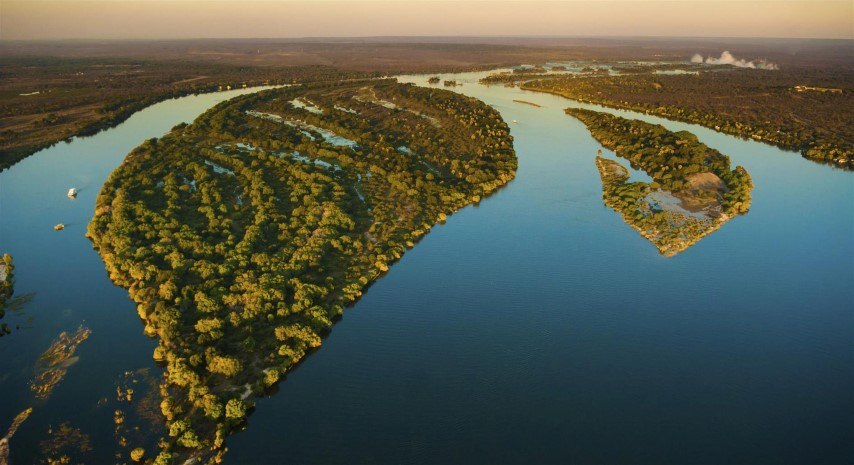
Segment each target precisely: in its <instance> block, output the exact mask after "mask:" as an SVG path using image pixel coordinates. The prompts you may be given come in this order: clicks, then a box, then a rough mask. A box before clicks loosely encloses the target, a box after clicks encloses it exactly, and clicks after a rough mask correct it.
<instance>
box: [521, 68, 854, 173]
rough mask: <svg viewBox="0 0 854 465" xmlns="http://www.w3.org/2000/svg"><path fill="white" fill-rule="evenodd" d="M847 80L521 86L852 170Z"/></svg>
mask: <svg viewBox="0 0 854 465" xmlns="http://www.w3.org/2000/svg"><path fill="white" fill-rule="evenodd" d="M851 76H852V74H851V73H833V72H831V71H828V70H816V69H791V70H757V69H732V68H724V69H721V68H720V67H713V68H712V69H705V68H704V70H703V71H698V72H697V74H673V75H660V74H653V73H644V74H630V75H621V76H597V77H591V78H575V77H568V76H561V77H550V78H546V79H539V80H532V81H526V82H524V83H522V84H521V88H522V89H525V90H534V91H540V92H549V93H553V94H557V95H561V96H564V97H567V98H570V99H573V100H578V101H580V102H585V103H594V104H597V105H603V106H606V107H610V108H618V109H626V110H633V111H637V112H642V113H647V114H653V115H657V116H661V117H664V118H668V119H673V120H678V121H685V122H688V123H693V124H699V125H702V126H705V127H708V128H711V129H714V130H716V131H720V132H723V133H727V134H733V135H736V136H740V137H744V138H749V139H754V140H757V141H760V142H764V143H767V144H770V145H774V146H777V147H781V148H784V149H788V150H796V151H798V152H800V153H801V154H802V155H803V156H804V157H805V158H808V159H810V160H813V161H818V162H822V163H830V164H833V165H835V166H837V167H840V168H844V169H854V126H852V125H851V124H850V122H851V121H852V119H854V82H852V79H851ZM813 89H820V90H818V91H816V90H813Z"/></svg>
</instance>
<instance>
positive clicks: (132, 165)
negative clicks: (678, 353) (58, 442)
mask: <svg viewBox="0 0 854 465" xmlns="http://www.w3.org/2000/svg"><path fill="white" fill-rule="evenodd" d="M296 98H301V99H302V101H310V102H311V103H312V108H310V109H309V108H305V107H301V106H299V105H293V104H291V103H290V102H292V101H293V100H294V99H296ZM515 170H516V157H515V153H514V152H513V141H512V137H511V136H510V134H509V128H508V127H507V125H506V123H505V122H504V121H503V120H502V119H501V117H500V115H499V113H498V112H497V111H496V110H494V109H492V108H491V107H489V106H488V105H486V104H484V103H482V102H480V101H478V100H476V99H472V98H468V97H464V96H461V95H458V94H456V93H453V92H448V91H445V90H439V89H428V88H419V87H415V86H411V85H402V84H398V83H396V82H395V81H393V80H370V81H351V82H342V83H337V84H332V83H328V84H314V85H306V86H295V87H291V88H284V89H276V90H270V91H264V92H259V93H257V94H253V95H249V96H243V97H238V98H235V99H233V100H230V101H228V102H225V103H222V104H220V105H218V106H216V107H214V108H213V109H211V110H209V111H208V112H206V113H205V114H203V115H202V116H200V117H199V118H198V119H197V120H196V121H195V122H194V123H193V124H192V125H183V124H182V125H179V126H176V127H175V128H174V129H173V130H172V131H171V132H170V133H169V134H167V135H166V136H164V137H163V138H161V139H152V140H150V141H148V142H146V143H144V144H143V145H142V146H140V147H138V148H137V149H135V150H134V151H133V152H132V153H131V154H130V155H128V157H127V159H126V160H125V162H124V164H123V165H121V166H120V167H119V168H118V169H117V170H116V171H115V172H114V173H113V174H112V175H111V176H110V178H109V180H108V181H107V182H106V183H105V184H104V186H103V189H102V191H101V193H100V195H99V197H98V200H97V205H96V211H95V216H94V218H93V219H92V222H91V223H90V224H89V228H88V235H89V237H90V238H91V239H92V241H93V244H94V246H95V247H96V248H97V249H98V251H99V252H100V254H101V256H102V258H103V259H104V262H105V263H106V266H107V269H108V270H109V273H110V277H111V279H112V280H113V281H114V282H116V283H117V284H119V285H121V286H124V287H126V288H128V290H129V293H130V296H131V297H132V298H133V299H134V300H135V301H136V302H137V304H138V312H139V316H140V317H141V318H142V320H143V321H144V323H145V332H146V334H148V335H151V336H154V337H157V338H158V341H159V344H158V346H157V348H156V350H155V352H154V358H155V359H156V360H158V361H161V362H163V363H164V364H165V365H166V372H165V375H164V378H163V381H162V384H161V388H160V393H161V395H162V402H161V403H160V408H161V411H162V414H163V416H164V417H165V419H166V429H167V431H168V433H167V434H168V436H167V437H166V438H164V439H163V440H162V441H161V443H160V448H159V449H160V450H159V451H151V450H145V451H140V450H138V449H133V451H134V452H133V457H132V458H133V459H134V460H145V461H153V463H159V464H162V463H180V462H183V461H184V460H186V459H194V460H198V461H202V462H216V461H218V460H219V459H220V458H221V457H222V455H223V454H224V453H225V447H224V441H225V438H226V436H227V435H228V434H229V433H230V432H231V431H233V430H234V429H235V428H238V427H239V426H240V425H241V424H242V423H243V422H244V421H245V420H246V416H247V414H248V412H249V411H250V410H251V409H252V407H253V405H254V401H253V398H254V396H257V395H259V394H261V393H263V392H264V390H265V389H267V388H268V387H270V386H271V385H273V384H275V383H276V382H278V381H279V380H280V379H281V378H282V377H283V376H284V375H285V373H287V372H288V370H290V369H292V368H293V367H294V366H295V365H296V364H297V363H298V362H299V361H300V360H301V359H302V358H303V357H304V356H305V355H306V354H307V353H309V352H310V351H311V350H313V349H315V348H317V347H319V346H320V345H321V337H322V336H323V335H324V333H325V332H326V331H328V330H329V328H330V327H331V326H332V323H333V321H334V319H335V318H336V317H338V316H340V315H341V314H342V311H343V308H344V307H345V306H347V305H349V304H351V303H353V302H354V301H355V300H356V299H358V298H359V297H360V296H361V294H362V292H363V291H364V289H365V288H366V286H368V285H369V284H370V283H371V282H372V281H373V280H375V279H377V278H378V277H379V276H381V275H382V274H383V273H384V272H386V271H387V270H388V269H389V266H390V265H391V264H392V263H393V262H394V261H396V260H397V259H399V258H400V257H401V255H402V254H403V253H404V252H405V251H406V249H407V248H410V247H412V246H414V244H415V243H416V242H417V241H418V240H419V239H420V238H421V237H422V236H423V235H424V234H426V233H427V232H428V231H429V230H430V229H431V227H432V226H433V225H434V224H436V223H437V222H441V221H444V220H445V218H446V217H447V215H450V214H451V213H453V212H455V211H457V210H459V209H460V208H462V207H464V206H466V205H469V204H471V203H476V202H478V201H480V200H481V199H482V198H483V197H484V196H486V195H489V194H490V193H492V192H493V191H494V190H495V189H497V188H498V187H500V186H502V185H504V184H505V183H507V182H508V181H510V180H511V179H512V178H513V176H514V174H515ZM129 447H130V446H129ZM143 452H144V453H143ZM134 457H136V458H134Z"/></svg>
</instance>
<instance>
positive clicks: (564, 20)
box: [0, 0, 854, 40]
mask: <svg viewBox="0 0 854 465" xmlns="http://www.w3.org/2000/svg"><path fill="white" fill-rule="evenodd" d="M852 20H854V3H852V2H850V1H814V2H813V1H804V0H799V1H786V2H772V1H708V0H687V1H660V0H629V1H625V0H578V1H538V2H520V1H488V0H481V1H470V0H459V1H456V0H451V1H416V2H406V1H393V0H387V1H361V0H345V1H341V0H338V1H325V0H322V1H314V2H308V1H290V0H267V1H257V0H253V1H244V2H240V1H235V0H220V1H210V0H86V1H81V0H29V1H18V0H13V1H3V2H0V40H49V39H203V38H220V39H230V38H234V39H236V38H308V37H325V38H336V37H339V38H343V37H381V36H395V37H406V36H412V37H425V36H468V37H472V36H475V37H476V36H564V37H579V36H588V37H590V36H597V37H602V36H611V37H620V36H624V37H638V36H648V37H732V38H748V37H750V38H822V39H849V40H850V39H854V27H852ZM319 31H322V32H319Z"/></svg>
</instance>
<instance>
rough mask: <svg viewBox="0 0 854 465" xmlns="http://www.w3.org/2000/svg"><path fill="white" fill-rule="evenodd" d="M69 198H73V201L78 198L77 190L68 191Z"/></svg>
mask: <svg viewBox="0 0 854 465" xmlns="http://www.w3.org/2000/svg"><path fill="white" fill-rule="evenodd" d="M68 196H69V197H71V198H72V199H73V198H74V197H77V189H75V188H73V187H72V188H71V189H68Z"/></svg>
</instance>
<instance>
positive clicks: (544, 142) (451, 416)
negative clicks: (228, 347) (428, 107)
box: [0, 74, 854, 465]
mask: <svg viewBox="0 0 854 465" xmlns="http://www.w3.org/2000/svg"><path fill="white" fill-rule="evenodd" d="M478 77H479V75H477V74H471V75H461V76H456V77H454V78H455V79H458V80H462V81H464V82H466V84H465V85H464V86H463V87H458V88H457V89H456V90H457V91H459V92H462V93H465V94H467V95H472V96H475V97H477V98H480V99H482V100H484V101H485V102H487V103H489V104H492V105H494V106H495V107H496V108H497V109H498V110H499V111H501V113H502V114H503V116H504V118H505V120H507V121H508V122H510V121H513V120H518V123H517V124H512V123H511V125H510V126H511V130H512V132H513V135H514V137H515V142H516V151H517V155H518V157H519V170H518V172H517V177H516V179H515V180H514V181H513V182H512V183H510V184H509V185H508V186H507V187H506V188H504V189H502V190H501V191H499V192H498V193H497V194H495V195H493V196H492V197H490V198H488V199H485V200H484V201H483V202H482V203H481V204H480V205H479V206H476V207H469V208H466V209H464V210H463V211H461V212H459V213H458V214H456V215H454V216H452V217H451V218H449V220H448V222H447V224H445V225H442V226H438V227H436V228H434V230H433V231H432V232H431V233H430V234H429V235H428V236H427V237H426V238H425V239H424V240H422V241H421V242H420V243H419V244H418V245H417V246H416V247H415V248H414V249H412V250H410V251H408V252H407V253H406V255H405V256H404V257H403V259H402V260H401V261H400V262H399V263H397V264H395V265H394V266H393V267H392V269H391V272H390V273H388V275H387V276H385V277H384V278H382V279H381V280H380V281H378V282H377V283H376V284H374V285H373V286H372V287H371V288H370V290H369V291H368V292H367V293H366V294H365V296H364V297H363V298H362V300H361V301H360V302H359V303H358V304H357V305H356V306H354V307H353V308H350V309H348V310H347V311H346V312H345V315H344V318H343V320H342V321H341V322H339V323H338V324H337V325H336V326H335V328H334V329H333V331H332V333H331V335H330V336H329V337H328V338H327V339H325V340H324V344H323V348H322V349H321V350H320V351H318V352H317V353H315V354H314V355H312V356H311V357H309V358H308V359H307V360H306V361H305V362H304V363H303V364H301V365H300V366H299V368H298V369H297V370H295V371H294V372H292V373H291V374H289V376H288V377H287V379H286V381H285V382H283V383H281V384H280V385H279V390H278V392H277V393H276V394H275V395H274V396H272V397H270V398H267V399H262V400H260V401H259V402H258V408H257V411H256V412H255V413H254V414H253V415H252V416H251V418H250V421H249V426H248V429H247V430H246V431H244V432H241V433H239V434H236V435H235V436H233V437H232V438H230V439H229V446H230V451H229V454H228V455H227V461H226V463H234V464H274V463H295V464H342V465H343V464H354V463H376V464H406V463H412V464H454V463H483V464H487V463H488V464H493V463H509V464H527V463H543V464H548V463H555V464H563V463H607V464H617V463H620V464H622V463H625V464H638V463H674V464H677V463H678V464H719V463H744V464H763V463H767V464H784V463H793V464H805V463H809V464H821V463H834V464H835V463H849V462H850V460H851V458H852V457H854V422H852V421H851V419H852V418H854V394H852V393H854V175H852V174H851V173H847V172H842V171H839V170H834V169H832V168H830V167H827V166H821V165H817V164H814V163H812V162H809V161H807V160H804V159H803V158H801V157H800V156H799V155H797V154H794V153H788V152H782V151H780V150H777V149H775V148H772V147H768V146H765V145H762V144H758V143H755V142H750V141H743V140H739V139H736V138H733V137H729V136H725V135H721V134H716V133H714V132H712V131H709V130H705V129H703V128H698V127H694V126H691V125H686V124H680V123H673V122H666V121H662V120H659V119H657V118H652V117H647V116H643V115H635V114H629V115H631V116H633V117H642V118H643V119H645V120H648V121H653V122H658V123H662V124H665V125H666V126H667V127H668V128H670V129H675V130H679V129H689V130H691V131H692V132H694V133H695V134H697V135H698V137H699V138H700V140H701V141H703V142H705V143H706V144H708V145H709V146H711V147H714V148H716V149H718V150H720V151H722V152H723V153H726V154H729V155H730V156H731V157H732V159H733V162H734V163H736V164H741V165H744V166H745V167H746V168H747V169H748V170H749V171H750V173H751V176H752V177H753V180H754V183H755V185H756V187H755V189H754V191H753V206H752V208H751V211H750V212H749V213H748V214H747V215H745V216H741V217H738V218H736V219H734V220H732V221H730V222H729V223H727V224H726V225H725V226H724V227H722V228H721V229H720V230H718V231H716V232H714V233H713V234H711V235H709V236H707V237H706V238H704V239H703V240H701V241H700V242H699V243H697V244H696V245H695V246H693V247H691V248H690V249H688V250H687V251H685V252H683V253H682V254H680V255H678V256H676V257H673V258H664V257H662V256H660V255H659V254H658V253H657V251H656V249H655V248H654V247H653V246H652V245H651V244H649V243H648V242H647V241H646V240H645V239H644V238H642V237H641V236H640V235H639V234H638V233H637V232H636V231H634V230H633V229H631V228H629V227H628V226H627V225H626V224H625V223H623V221H622V219H621V218H620V216H619V214H617V213H616V212H614V211H613V210H611V209H609V208H607V207H606V206H604V205H603V203H602V199H601V185H600V183H599V175H598V172H597V170H596V166H595V164H594V157H595V155H596V151H597V150H598V149H599V148H600V146H599V145H598V144H597V143H596V142H595V141H594V140H593V139H592V138H591V137H590V135H589V133H588V132H587V130H586V129H585V128H584V126H583V125H582V124H581V123H580V122H578V121H576V120H574V119H572V118H571V117H568V116H566V115H564V114H563V108H565V107H567V106H573V105H575V104H573V103H572V102H570V101H568V100H564V99H561V98H558V97H554V96H549V95H545V94H534V93H528V92H523V91H520V90H518V89H508V88H504V87H501V86H497V87H491V88H486V87H483V86H479V85H477V84H476V83H475V82H476V79H477V78H478ZM405 80H407V81H412V82H418V83H419V84H424V82H425V81H426V77H417V76H416V77H408V78H405ZM513 99H523V100H527V101H531V102H535V103H538V104H541V105H543V108H535V107H532V106H530V105H525V104H519V103H514V102H513V101H512V100H513ZM177 110H178V108H176V109H174V111H177ZM146 111H148V110H146ZM170 111H172V110H170ZM199 111H201V110H200V109H199V110H198V111H195V110H194V111H189V110H188V113H187V115H188V117H189V116H191V115H192V114H197V113H198V112H199ZM617 113H621V114H624V113H622V112H617ZM173 119H174V120H175V121H174V122H170V123H169V124H166V125H165V126H164V127H163V128H162V129H160V128H159V127H158V128H156V129H157V130H159V131H160V132H161V133H162V132H163V131H165V130H166V129H167V128H168V127H170V126H171V125H173V124H174V123H175V122H177V121H180V120H181V118H177V117H176V118H173ZM132 123H133V121H128V122H127V123H125V125H127V126H131V125H132ZM125 125H123V126H122V127H120V128H117V129H116V130H114V131H119V130H122V128H123V127H124V126H125ZM134 127H136V126H134ZM152 131H155V128H152ZM137 132H138V131H135V132H134V133H133V134H137ZM109 134H111V132H107V133H103V134H101V135H99V136H96V137H95V138H92V139H84V140H79V141H75V142H74V143H73V144H71V145H62V146H58V147H56V148H55V149H51V150H55V151H56V153H53V152H49V151H46V152H48V153H52V155H44V153H45V152H43V153H41V154H38V155H36V156H34V157H31V158H30V159H28V160H27V161H25V162H24V163H23V164H20V165H18V166H16V167H15V168H13V170H10V171H8V172H5V173H3V174H2V175H0V182H2V183H3V184H2V188H0V190H2V192H0V205H2V209H3V212H2V215H3V217H4V221H3V223H2V225H0V234H2V236H0V245H2V249H4V250H11V252H12V253H14V254H15V256H16V263H17V265H18V269H17V274H18V277H19V281H18V282H19V283H20V285H19V291H20V292H28V291H36V292H38V294H37V297H36V300H34V301H33V303H32V304H31V306H30V308H31V313H33V314H34V315H35V316H36V322H35V323H34V324H33V326H34V328H33V329H31V330H28V331H26V332H24V331H22V332H21V334H22V335H25V336H21V337H17V338H16V339H8V340H7V339H6V338H4V339H3V340H0V356H2V357H3V359H4V360H9V359H11V360H13V365H14V366H15V367H17V368H15V370H16V371H14V373H13V376H8V377H7V378H5V379H3V380H0V392H2V396H3V399H4V400H5V399H10V400H14V401H15V402H16V403H23V401H21V399H25V394H26V386H23V388H20V387H19V384H20V383H21V379H22V376H21V375H20V372H23V371H26V370H28V369H30V368H28V367H31V366H32V362H33V360H34V358H35V357H36V356H37V354H38V352H40V351H41V350H44V348H46V346H47V345H48V344H49V342H50V340H51V339H52V338H53V337H54V336H55V334H54V333H55V332H57V331H58V330H60V329H65V328H70V327H74V326H76V325H77V324H79V320H80V319H81V318H85V319H86V320H87V324H88V325H89V326H91V327H92V328H93V335H92V337H91V338H90V340H89V341H86V342H85V343H84V344H83V345H82V346H81V348H80V349H79V353H80V354H81V361H80V362H79V363H78V364H77V365H75V366H73V367H72V368H71V370H70V371H69V375H68V378H67V379H66V380H65V381H64V382H63V384H62V385H60V387H59V388H58V389H57V391H56V392H55V394H54V396H53V397H52V398H51V399H50V400H49V404H50V407H51V409H50V410H47V409H44V408H43V409H42V410H41V412H42V413H41V415H42V416H41V417H37V415H39V410H38V409H37V411H36V413H34V416H33V417H32V418H31V419H30V420H29V421H28V422H27V423H25V426H24V428H22V430H21V431H20V432H19V436H15V439H14V440H13V442H12V448H13V458H14V456H15V454H16V452H15V450H17V451H18V452H17V453H18V454H20V455H17V456H18V457H22V458H29V457H32V455H28V454H26V453H25V452H24V451H25V450H26V449H27V447H28V444H32V443H31V442H27V441H30V440H31V439H30V438H33V437H36V433H40V432H42V430H43V429H44V428H45V425H46V424H47V423H49V422H54V423H56V422H58V421H59V420H58V419H61V418H64V417H67V416H71V417H73V416H74V414H75V411H77V410H85V409H91V410H92V411H93V413H91V414H88V415H89V416H88V417H86V418H89V417H91V418H100V417H98V415H105V416H106V417H110V418H107V421H100V422H96V421H95V420H87V421H88V422H89V423H91V424H93V425H94V424H96V423H97V425H99V426H97V427H98V428H102V429H104V428H106V429H105V431H107V433H95V434H93V437H96V439H98V440H99V441H100V443H103V444H106V445H107V446H106V447H111V446H110V445H109V444H110V440H111V439H112V438H111V436H109V435H110V434H111V433H110V428H111V426H112V424H111V423H110V420H111V415H112V412H111V411H107V412H105V413H99V411H98V410H97V408H96V407H94V406H92V407H90V406H89V404H90V403H94V402H95V400H96V399H97V397H98V396H100V395H110V394H109V393H110V391H111V390H114V387H113V385H112V384H111V383H113V382H114V380H115V378H116V376H117V375H118V374H120V373H121V371H122V370H125V369H135V368H138V367H142V366H153V363H152V361H151V349H152V347H153V343H152V342H151V341H149V340H148V339H146V338H145V337H144V336H142V326H141V324H139V322H138V321H137V319H136V315H135V311H134V308H133V305H132V303H131V302H130V301H129V300H128V298H127V296H126V294H125V292H124V291H123V290H121V289H117V288H115V287H113V286H112V285H111V284H110V283H109V281H108V280H107V276H106V273H105V272H104V271H103V265H102V264H101V262H100V260H99V259H98V257H97V254H95V252H94V251H92V250H91V247H90V245H89V244H88V242H87V241H86V240H85V238H83V237H82V234H83V229H84V227H85V221H87V220H88V217H89V216H90V215H91V209H92V205H93V203H94V195H95V194H96V192H97V190H98V187H99V186H100V180H102V179H103V176H105V175H106V173H107V172H109V171H110V170H111V169H112V168H113V167H114V166H115V165H116V164H117V163H118V162H119V160H120V159H121V157H122V155H123V154H124V153H126V152H127V151H128V150H129V149H130V148H131V147H133V146H135V145H137V144H138V143H139V142H140V141H141V140H142V139H143V138H145V137H150V136H152V135H156V134H157V132H156V131H155V132H154V134H147V135H142V136H139V137H136V136H134V135H133V134H131V135H129V136H126V137H127V139H128V140H123V141H122V142H123V144H124V145H122V146H114V147H106V146H105V147H104V148H103V149H100V148H96V147H91V148H88V149H80V150H78V149H76V147H80V145H79V144H81V143H84V142H87V141H90V143H91V141H95V140H96V139H98V138H99V137H101V138H103V137H106V136H107V135H109ZM133 137H136V139H134V140H130V139H132V138H133ZM103 157H105V158H106V160H105V159H104V158H103ZM66 160H70V161H66ZM60 161H65V163H64V164H62V165H59V163H60ZM90 165H97V166H90ZM83 166H86V167H87V168H85V169H86V170H90V169H91V170H96V171H97V175H93V176H92V185H91V186H90V187H87V188H86V189H84V191H83V192H81V196H80V198H78V200H76V201H74V202H72V201H68V200H67V199H65V198H64V197H63V196H64V192H65V190H67V188H68V187H70V185H69V184H70V183H71V184H73V183H75V182H76V183H78V184H80V183H81V182H82V181H77V180H74V181H73V182H72V180H71V179H70V178H69V177H68V176H69V175H70V174H69V173H74V172H76V171H75V170H77V169H81V167H83ZM16 170H17V171H16ZM45 171H47V172H51V171H56V173H57V174H56V175H55V178H52V177H50V176H51V175H49V174H45ZM7 185H11V186H15V187H14V189H12V188H10V187H7ZM10 192H12V193H13V194H10ZM45 198H49V199H50V201H49V202H48V201H47V200H44V199H45ZM69 202H72V203H70V204H69ZM45 203H49V204H50V205H51V206H50V207H45V206H42V205H43V204H45ZM54 203H56V205H54ZM69 205H71V207H69ZM69 208H73V209H80V219H79V224H77V225H76V226H75V224H74V222H75V221H77V220H75V221H72V220H69V219H65V218H60V216H62V214H63V213H68V212H69V210H68V209H69ZM75 211H76V210H75ZM7 214H12V215H13V218H14V222H9V221H5V218H6V215H7ZM75 218H76V217H75ZM60 221H64V222H66V223H67V224H70V226H69V228H68V229H67V230H66V231H63V232H61V233H56V232H54V231H53V230H52V229H51V227H52V225H53V224H55V223H57V222H60ZM75 227H76V228H77V229H75ZM66 241H67V242H66ZM45 249H48V250H45ZM59 255H62V258H59V259H57V256H59ZM18 256H20V257H21V258H20V261H19V259H18ZM27 276H29V277H27ZM25 279H26V281H25ZM21 286H23V288H22V287H21ZM67 308H70V309H71V311H70V312H69V311H67V310H66V309H67ZM13 336H14V335H13ZM36 339H39V340H38V341H36ZM37 342H38V343H37ZM101 391H105V392H106V394H100V392H101ZM96 392H98V393H99V394H96ZM10 404H11V403H8V402H5V401H4V402H3V403H2V405H1V406H0V415H2V417H0V418H9V419H11V417H12V416H13V415H14V414H15V413H17V411H19V410H20V409H18V407H17V406H14V407H13V406H11V405H10ZM53 409H57V410H56V411H55V410H53ZM104 434H106V435H107V436H104ZM108 452H109V451H108ZM21 462H22V463H28V460H26V459H22V460H21Z"/></svg>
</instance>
